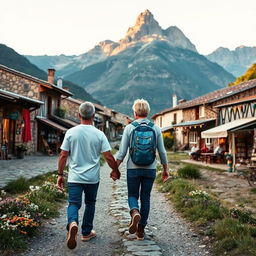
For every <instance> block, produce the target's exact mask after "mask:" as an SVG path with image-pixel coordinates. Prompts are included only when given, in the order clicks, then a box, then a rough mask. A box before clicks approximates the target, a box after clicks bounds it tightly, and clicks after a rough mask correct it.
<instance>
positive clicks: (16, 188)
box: [4, 177, 29, 194]
mask: <svg viewBox="0 0 256 256" xmlns="http://www.w3.org/2000/svg"><path fill="white" fill-rule="evenodd" d="M4 190H5V191H6V192H8V193H10V194H17V193H23V192H26V191H28V190H29V182H28V180H27V179H25V178H24V177H19V178H18V179H16V180H13V181H10V182H8V184H7V185H6V186H5V188H4Z"/></svg>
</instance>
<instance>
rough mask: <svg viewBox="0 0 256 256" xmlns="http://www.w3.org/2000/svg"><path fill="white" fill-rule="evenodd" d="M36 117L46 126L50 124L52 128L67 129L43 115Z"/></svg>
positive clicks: (63, 130)
mask: <svg viewBox="0 0 256 256" xmlns="http://www.w3.org/2000/svg"><path fill="white" fill-rule="evenodd" d="M36 119H37V120H38V121H39V122H41V123H43V124H46V125H48V126H51V127H52V128H54V129H57V130H59V131H62V132H66V131H67V130H68V129H67V128H65V127H63V126H61V125H59V124H57V123H55V122H53V121H51V120H49V119H47V118H45V117H41V116H37V117H36Z"/></svg>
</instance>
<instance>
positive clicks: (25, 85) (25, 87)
mask: <svg viewBox="0 0 256 256" xmlns="http://www.w3.org/2000/svg"><path fill="white" fill-rule="evenodd" d="M23 91H24V92H28V91H29V85H28V84H26V83H25V84H23Z"/></svg>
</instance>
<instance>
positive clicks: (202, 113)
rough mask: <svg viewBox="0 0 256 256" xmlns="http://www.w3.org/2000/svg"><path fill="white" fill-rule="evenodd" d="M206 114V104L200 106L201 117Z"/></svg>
mask: <svg viewBox="0 0 256 256" xmlns="http://www.w3.org/2000/svg"><path fill="white" fill-rule="evenodd" d="M204 116H205V108H204V106H200V107H199V117H204Z"/></svg>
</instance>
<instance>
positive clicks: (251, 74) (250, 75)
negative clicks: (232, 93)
mask: <svg viewBox="0 0 256 256" xmlns="http://www.w3.org/2000/svg"><path fill="white" fill-rule="evenodd" d="M255 78H256V63H254V64H253V65H252V66H251V67H250V68H249V69H248V70H247V71H246V72H245V74H244V75H242V76H239V77H238V78H237V79H236V80H235V81H234V82H233V83H230V84H229V86H233V85H236V84H240V83H242V82H246V81H249V80H252V79H255Z"/></svg>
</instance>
